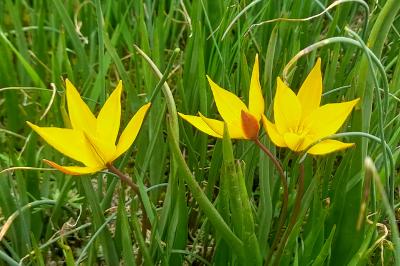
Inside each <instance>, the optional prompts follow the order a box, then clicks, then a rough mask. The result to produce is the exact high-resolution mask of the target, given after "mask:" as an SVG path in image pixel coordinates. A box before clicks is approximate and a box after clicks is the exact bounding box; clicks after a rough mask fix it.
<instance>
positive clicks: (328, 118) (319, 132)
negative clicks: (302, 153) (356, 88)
mask: <svg viewBox="0 0 400 266" xmlns="http://www.w3.org/2000/svg"><path fill="white" fill-rule="evenodd" d="M358 101H359V99H355V100H353V101H349V102H343V103H331V104H326V105H323V106H321V107H319V108H318V109H316V110H315V111H314V112H313V113H311V114H310V116H309V117H308V118H307V119H306V120H305V121H304V126H305V128H306V129H307V130H308V131H309V134H312V135H314V136H315V138H316V139H320V138H323V137H326V136H329V135H332V134H334V133H336V132H337V131H338V130H339V128H340V127H341V126H342V125H343V123H344V121H345V120H346V119H347V117H348V116H349V114H350V113H351V111H352V110H353V108H354V106H355V105H356V104H357V103H358Z"/></svg>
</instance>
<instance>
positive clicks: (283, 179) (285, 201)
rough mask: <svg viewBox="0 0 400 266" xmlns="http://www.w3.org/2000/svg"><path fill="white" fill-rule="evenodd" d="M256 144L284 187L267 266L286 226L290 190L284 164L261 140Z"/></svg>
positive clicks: (256, 141)
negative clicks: (272, 166) (267, 158)
mask: <svg viewBox="0 0 400 266" xmlns="http://www.w3.org/2000/svg"><path fill="white" fill-rule="evenodd" d="M254 142H255V143H256V145H257V146H258V147H259V148H260V149H261V150H262V151H263V152H264V153H265V154H266V155H267V156H268V157H269V158H270V159H271V161H272V163H273V164H274V165H275V168H276V170H277V171H278V173H279V177H280V179H281V183H282V186H283V199H282V209H281V213H280V215H279V222H278V230H277V233H276V235H275V238H274V241H273V242H272V246H271V250H270V252H269V254H268V257H267V259H266V261H265V265H268V264H269V261H270V260H271V258H272V254H273V253H274V249H275V248H276V246H277V245H278V244H279V242H280V238H281V231H282V229H283V226H284V224H285V219H286V214H287V206H288V200H289V189H288V184H287V181H286V176H285V172H284V171H283V167H282V164H281V163H280V162H279V160H278V159H277V158H276V157H275V156H274V155H273V154H272V152H271V151H270V150H269V149H268V148H267V147H265V146H264V144H262V143H261V142H260V140H259V139H257V138H256V139H254Z"/></svg>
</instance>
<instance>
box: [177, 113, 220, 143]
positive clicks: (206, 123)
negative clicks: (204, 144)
mask: <svg viewBox="0 0 400 266" xmlns="http://www.w3.org/2000/svg"><path fill="white" fill-rule="evenodd" d="M178 114H179V116H180V117H182V119H184V120H186V121H187V122H189V123H190V124H192V126H194V127H195V128H197V129H198V130H200V131H202V132H203V133H206V134H207V135H210V136H213V137H217V138H222V135H221V125H222V130H223V128H224V123H223V122H222V121H219V120H215V119H210V118H206V117H204V116H203V115H202V114H201V113H199V116H194V115H185V114H182V113H178Z"/></svg>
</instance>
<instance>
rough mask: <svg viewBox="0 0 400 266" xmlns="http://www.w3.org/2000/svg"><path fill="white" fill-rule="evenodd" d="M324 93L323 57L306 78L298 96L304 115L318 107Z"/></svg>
mask: <svg viewBox="0 0 400 266" xmlns="http://www.w3.org/2000/svg"><path fill="white" fill-rule="evenodd" d="M321 95H322V75H321V58H318V60H317V63H316V64H315V66H314V67H313V69H312V70H311V72H310V73H309V74H308V76H307V78H306V80H305V81H304V83H303V85H301V88H300V90H299V92H298V93H297V97H298V99H299V101H300V104H301V107H302V111H303V117H306V116H307V115H309V114H310V113H311V112H312V111H314V110H315V109H317V108H318V107H319V105H320V103H321Z"/></svg>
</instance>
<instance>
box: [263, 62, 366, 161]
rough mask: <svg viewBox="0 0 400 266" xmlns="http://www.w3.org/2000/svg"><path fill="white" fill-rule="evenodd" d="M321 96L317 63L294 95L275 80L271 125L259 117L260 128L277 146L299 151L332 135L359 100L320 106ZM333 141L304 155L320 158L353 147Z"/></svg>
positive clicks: (265, 119) (282, 83) (350, 144)
mask: <svg viewBox="0 0 400 266" xmlns="http://www.w3.org/2000/svg"><path fill="white" fill-rule="evenodd" d="M321 96H322V76H321V60H320V59H318V61H317V63H316V64H315V66H314V68H313V69H312V70H311V72H310V74H309V75H308V76H307V78H306V80H305V81H304V83H303V85H302V86H301V87H300V90H299V92H298V93H297V95H296V94H295V93H294V92H293V91H292V90H291V89H290V88H289V87H288V86H286V84H285V83H284V82H283V81H282V80H281V79H280V78H279V77H278V79H277V88H276V94H275V100H274V107H273V108H274V119H275V124H273V123H272V122H270V121H269V120H268V119H267V118H266V117H265V116H264V115H263V118H262V120H263V124H264V128H265V129H266V131H267V132H268V135H269V137H270V139H271V140H272V142H273V143H275V145H277V146H279V147H288V148H289V149H291V150H293V151H296V152H301V151H304V150H306V149H307V148H309V147H310V145H311V144H312V143H315V142H317V141H318V140H320V139H322V138H325V137H328V136H329V135H332V134H334V133H336V132H337V131H338V130H339V129H340V127H341V126H342V125H343V123H344V121H345V120H346V118H347V117H348V116H349V114H350V112H351V111H352V110H353V108H354V106H355V105H356V104H357V103H358V101H359V99H355V100H353V101H349V102H342V103H332V104H325V105H322V106H320V102H321ZM353 145H354V143H343V142H340V141H337V140H331V139H327V140H323V141H321V142H319V143H317V144H315V145H314V146H312V147H311V148H310V149H308V150H307V151H306V152H307V153H310V154H314V155H322V154H327V153H331V152H334V151H338V150H343V149H346V148H348V147H351V146H353Z"/></svg>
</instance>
